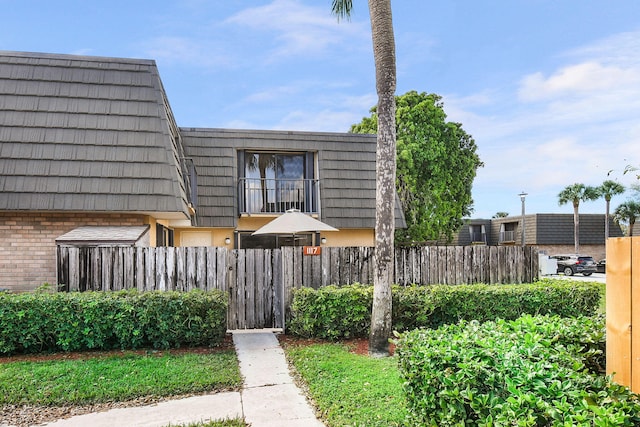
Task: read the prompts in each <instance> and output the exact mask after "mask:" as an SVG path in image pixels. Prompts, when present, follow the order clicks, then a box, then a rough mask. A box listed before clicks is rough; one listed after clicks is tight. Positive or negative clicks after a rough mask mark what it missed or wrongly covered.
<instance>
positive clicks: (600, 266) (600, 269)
mask: <svg viewBox="0 0 640 427" xmlns="http://www.w3.org/2000/svg"><path fill="white" fill-rule="evenodd" d="M606 272H607V260H606V259H601V260H600V261H598V263H597V264H596V273H606Z"/></svg>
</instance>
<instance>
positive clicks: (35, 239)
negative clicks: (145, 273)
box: [0, 212, 146, 292]
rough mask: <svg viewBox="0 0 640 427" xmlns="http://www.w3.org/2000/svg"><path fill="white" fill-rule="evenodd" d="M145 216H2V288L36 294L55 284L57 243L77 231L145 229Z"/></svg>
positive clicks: (14, 214) (48, 214)
mask: <svg viewBox="0 0 640 427" xmlns="http://www.w3.org/2000/svg"><path fill="white" fill-rule="evenodd" d="M145 218H146V217H145V216H144V215H137V216H131V215H124V214H91V215H87V214H83V213H28V212H2V213H0V288H2V289H10V290H12V291H16V292H17V291H30V290H34V289H36V288H37V287H39V286H40V285H42V284H43V283H45V282H46V283H51V284H55V283H56V243H55V240H56V238H58V237H59V236H61V235H62V234H64V233H67V232H69V231H71V230H73V229H74V228H77V227H81V226H86V225H93V226H100V225H144V224H145V223H146V222H145Z"/></svg>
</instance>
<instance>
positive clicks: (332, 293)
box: [288, 279, 600, 340]
mask: <svg viewBox="0 0 640 427" xmlns="http://www.w3.org/2000/svg"><path fill="white" fill-rule="evenodd" d="M392 298H393V302H392V304H393V329H394V330H396V331H400V332H402V331H407V330H411V329H415V328H437V327H439V326H441V325H446V324H451V323H457V322H458V321H459V320H463V319H465V320H478V321H486V320H495V319H498V318H500V319H507V320H509V319H516V318H518V317H520V316H521V315H523V314H550V315H558V316H561V317H574V316H590V315H593V314H594V313H595V312H596V310H597V308H598V304H599V301H600V294H599V287H598V286H597V285H594V284H592V283H583V282H577V281H574V282H571V281H566V280H551V279H545V280H541V281H539V282H536V283H534V284H527V285H522V284H518V285H455V286H452V285H435V286H410V287H401V286H393V287H392ZM372 301H373V287H372V286H370V285H361V284H354V285H349V286H342V287H338V286H326V287H322V288H320V289H317V290H314V289H311V288H301V289H297V290H295V291H294V296H293V302H292V305H291V313H290V319H289V321H288V332H290V333H292V334H294V335H299V336H302V337H315V338H323V339H333V340H337V339H342V338H354V337H366V336H368V334H369V323H370V318H371V306H372Z"/></svg>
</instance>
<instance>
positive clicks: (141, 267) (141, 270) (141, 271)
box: [134, 247, 145, 292]
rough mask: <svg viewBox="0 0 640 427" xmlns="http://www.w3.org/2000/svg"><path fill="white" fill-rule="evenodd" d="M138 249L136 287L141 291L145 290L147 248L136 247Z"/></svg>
mask: <svg viewBox="0 0 640 427" xmlns="http://www.w3.org/2000/svg"><path fill="white" fill-rule="evenodd" d="M135 251H136V269H135V272H134V274H135V276H136V289H137V290H138V291H139V292H142V291H144V283H145V257H144V254H145V248H143V247H137V248H136V249H135Z"/></svg>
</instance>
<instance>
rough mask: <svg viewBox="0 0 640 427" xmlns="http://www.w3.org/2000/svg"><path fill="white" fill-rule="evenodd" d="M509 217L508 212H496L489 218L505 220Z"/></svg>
mask: <svg viewBox="0 0 640 427" xmlns="http://www.w3.org/2000/svg"><path fill="white" fill-rule="evenodd" d="M508 216H509V212H502V211H500V212H496V213H495V214H494V215H493V216H492V217H491V218H506V217H508Z"/></svg>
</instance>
